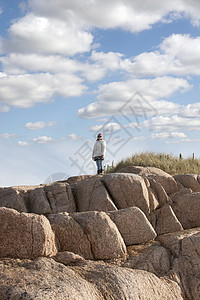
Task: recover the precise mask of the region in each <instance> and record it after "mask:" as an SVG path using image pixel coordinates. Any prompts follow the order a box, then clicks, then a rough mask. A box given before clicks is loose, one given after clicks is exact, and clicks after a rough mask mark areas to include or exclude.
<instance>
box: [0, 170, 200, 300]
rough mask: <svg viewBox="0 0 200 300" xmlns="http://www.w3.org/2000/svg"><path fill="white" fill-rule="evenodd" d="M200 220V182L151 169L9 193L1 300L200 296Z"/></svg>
mask: <svg viewBox="0 0 200 300" xmlns="http://www.w3.org/2000/svg"><path fill="white" fill-rule="evenodd" d="M199 216H200V183H199V176H198V175H195V174H184V175H177V176H174V177H172V176H170V175H169V174H167V173H165V172H163V171H161V170H159V169H157V168H152V167H145V168H144V167H137V166H134V167H133V166H130V167H127V168H124V169H122V170H120V171H119V172H118V173H113V174H107V175H98V176H75V177H71V178H69V179H68V180H66V181H63V182H56V183H53V184H50V185H39V186H31V187H28V186H27V187H22V186H21V187H10V188H0V276H1V277H0V300H1V299H2V300H3V299H69V300H79V299H84V300H85V299H88V300H90V299H91V300H92V299H94V300H96V299H98V300H101V299H109V300H110V299H116V300H121V299H150V300H151V299H159V300H160V299H169V300H171V299H178V300H179V299H184V300H194V299H195V300H196V299H199V298H200V217H199ZM19 274H20V275H19Z"/></svg>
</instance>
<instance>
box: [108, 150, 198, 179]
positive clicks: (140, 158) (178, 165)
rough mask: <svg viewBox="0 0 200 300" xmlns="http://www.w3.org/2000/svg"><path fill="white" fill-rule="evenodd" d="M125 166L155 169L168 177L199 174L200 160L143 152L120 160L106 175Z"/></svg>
mask: <svg viewBox="0 0 200 300" xmlns="http://www.w3.org/2000/svg"><path fill="white" fill-rule="evenodd" d="M127 166H142V167H156V168H159V169H161V170H163V171H165V172H166V173H168V174H170V175H172V176H173V175H177V174H187V173H190V174H200V159H197V158H194V159H193V158H182V159H179V158H177V157H174V156H173V155H171V154H169V155H167V154H165V153H157V154H156V153H154V152H143V153H140V154H135V155H133V156H130V157H127V158H126V159H122V160H121V161H120V162H119V163H118V164H117V165H116V166H115V167H112V168H109V170H108V173H114V172H117V171H119V170H120V169H122V168H124V167H127Z"/></svg>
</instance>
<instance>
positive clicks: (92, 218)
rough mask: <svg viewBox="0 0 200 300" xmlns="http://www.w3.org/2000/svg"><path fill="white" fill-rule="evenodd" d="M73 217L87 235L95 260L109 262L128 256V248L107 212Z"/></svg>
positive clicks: (87, 213)
mask: <svg viewBox="0 0 200 300" xmlns="http://www.w3.org/2000/svg"><path fill="white" fill-rule="evenodd" d="M72 217H73V218H74V219H75V220H76V222H77V223H78V224H79V225H80V226H81V227H82V229H83V231H84V233H85V234H86V236H87V238H88V240H89V242H90V244H91V249H92V253H93V255H94V258H95V259H105V260H107V259H112V258H119V257H124V256H125V255H126V246H125V243H124V241H123V239H122V237H121V235H120V233H119V231H118V229H117V226H116V225H115V224H114V222H113V221H112V220H111V219H110V218H109V216H108V215H107V214H106V213H105V212H95V211H94V212H86V213H76V214H73V215H72Z"/></svg>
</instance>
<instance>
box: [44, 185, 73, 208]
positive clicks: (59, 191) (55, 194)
mask: <svg viewBox="0 0 200 300" xmlns="http://www.w3.org/2000/svg"><path fill="white" fill-rule="evenodd" d="M44 191H45V193H46V196H47V199H48V201H49V203H50V207H51V210H52V213H53V214H55V213H59V212H69V213H71V212H75V211H76V205H75V201H74V196H73V194H72V190H71V187H70V185H69V184H68V183H62V182H57V183H54V184H51V185H47V186H44Z"/></svg>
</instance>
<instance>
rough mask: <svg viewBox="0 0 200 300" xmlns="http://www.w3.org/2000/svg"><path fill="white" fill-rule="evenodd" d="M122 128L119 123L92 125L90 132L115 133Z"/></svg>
mask: <svg viewBox="0 0 200 300" xmlns="http://www.w3.org/2000/svg"><path fill="white" fill-rule="evenodd" d="M121 128H122V125H121V124H119V123H114V122H112V123H106V124H104V125H94V126H91V127H90V131H94V132H99V131H103V132H105V133H107V132H115V131H118V130H120V129H121Z"/></svg>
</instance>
